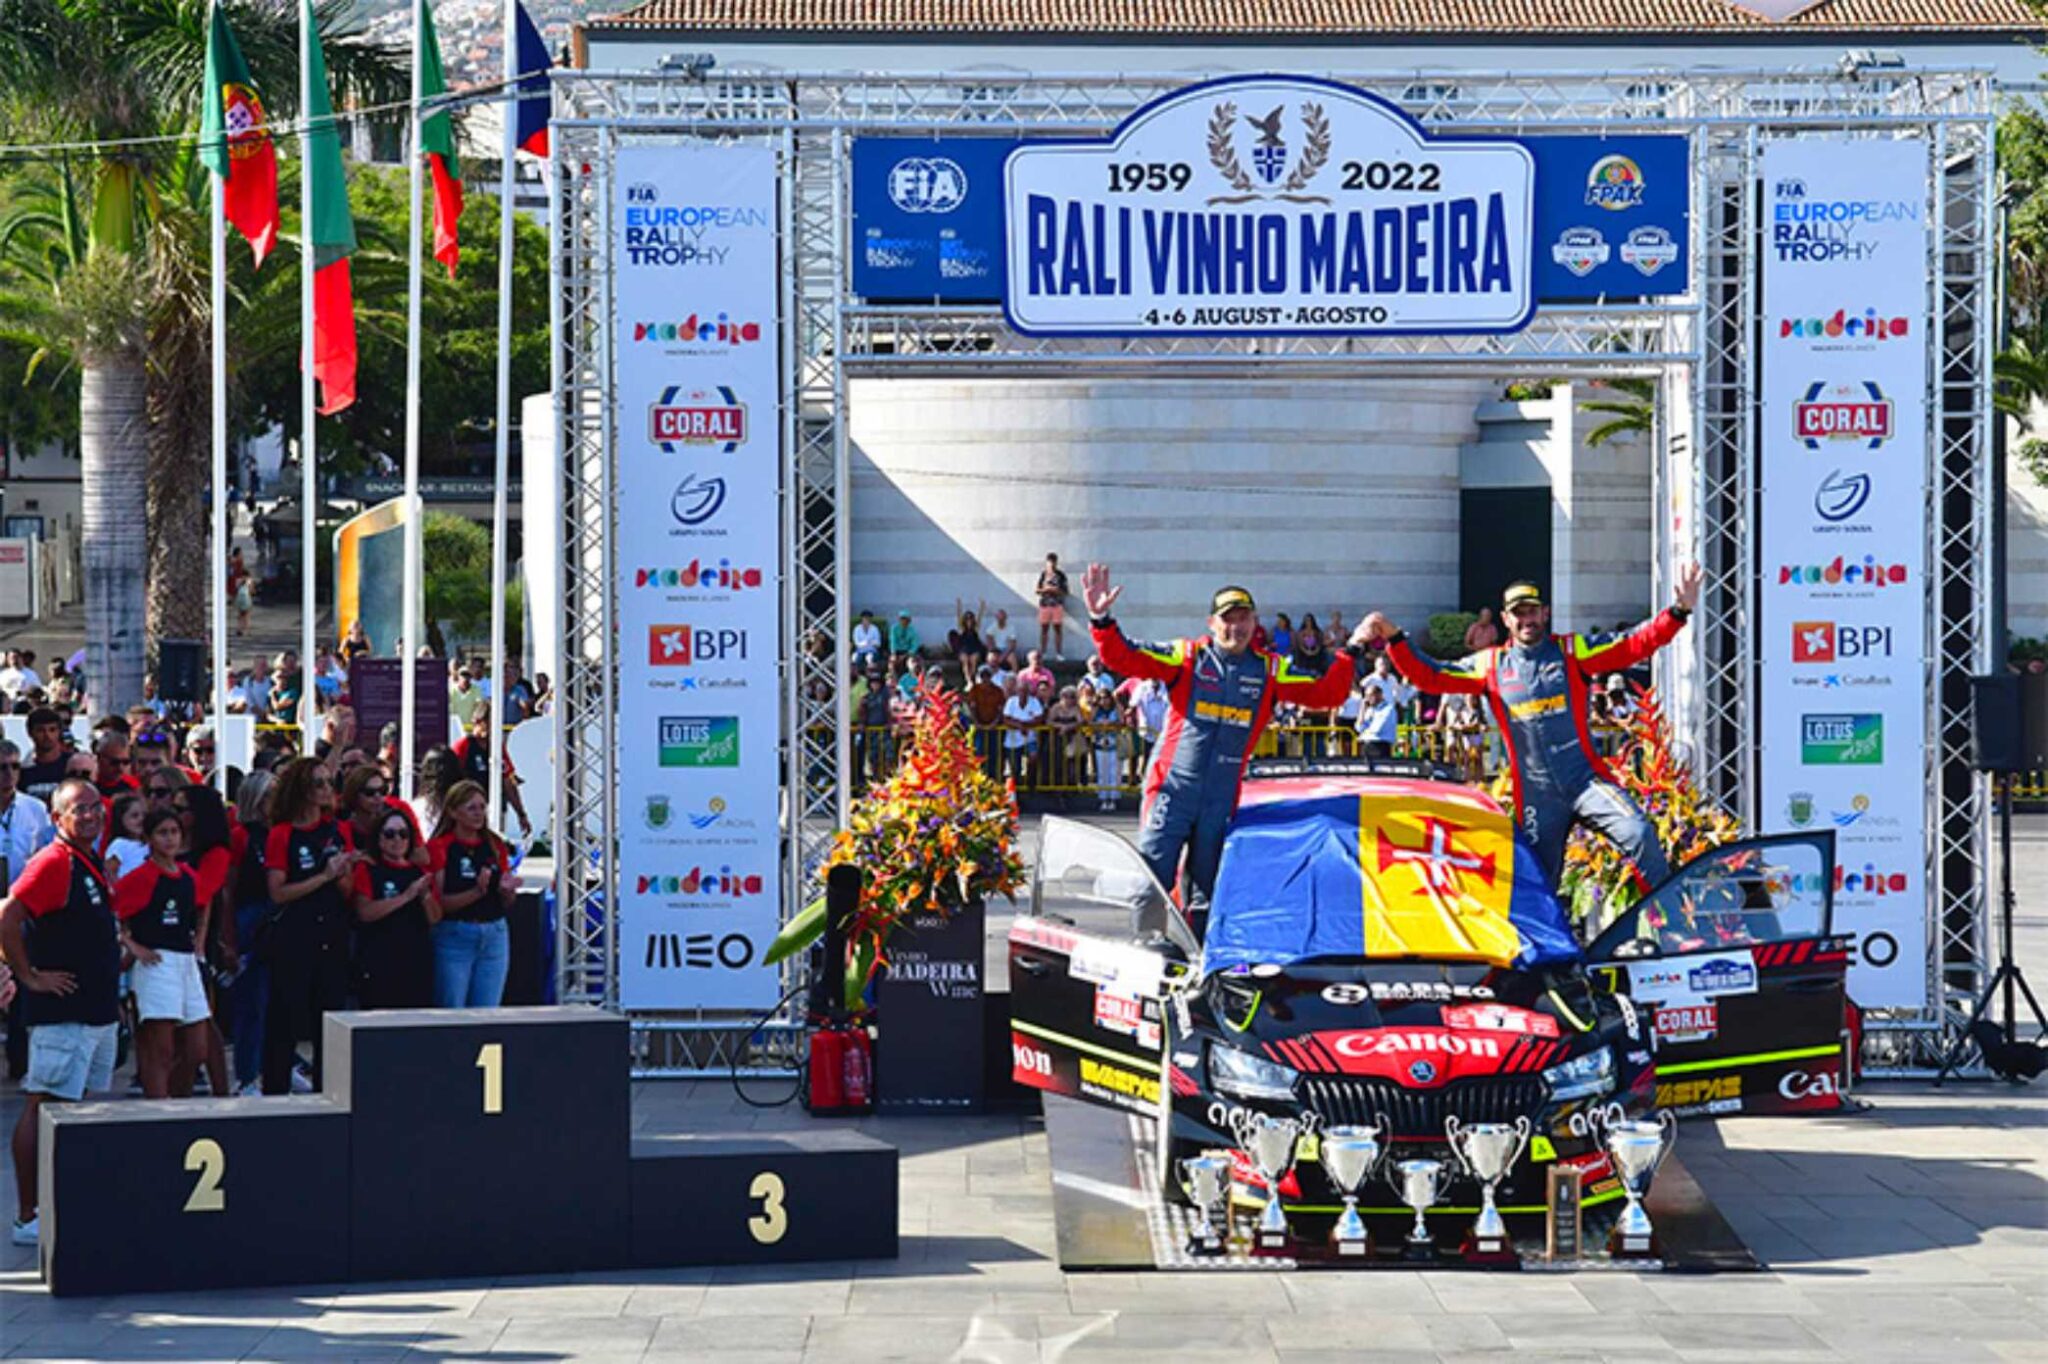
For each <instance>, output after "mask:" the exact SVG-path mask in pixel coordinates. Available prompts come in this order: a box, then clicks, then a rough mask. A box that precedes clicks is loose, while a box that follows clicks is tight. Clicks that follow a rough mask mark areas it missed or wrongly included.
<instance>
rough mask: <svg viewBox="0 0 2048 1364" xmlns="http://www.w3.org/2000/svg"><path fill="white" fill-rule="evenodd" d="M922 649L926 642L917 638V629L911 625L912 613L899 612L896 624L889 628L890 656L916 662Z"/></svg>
mask: <svg viewBox="0 0 2048 1364" xmlns="http://www.w3.org/2000/svg"><path fill="white" fill-rule="evenodd" d="M922 648H924V641H923V640H921V639H919V638H918V637H917V627H916V626H915V625H912V624H911V623H910V613H909V612H908V611H898V612H897V613H896V623H895V624H894V625H892V626H890V627H889V652H890V654H892V655H893V656H895V657H897V658H908V659H912V660H915V659H916V658H917V656H918V651H919V650H921V649H922Z"/></svg>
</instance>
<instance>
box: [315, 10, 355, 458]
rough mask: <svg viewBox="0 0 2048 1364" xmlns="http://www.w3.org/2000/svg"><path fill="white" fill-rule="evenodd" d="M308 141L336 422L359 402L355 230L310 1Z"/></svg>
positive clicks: (328, 399)
mask: <svg viewBox="0 0 2048 1364" xmlns="http://www.w3.org/2000/svg"><path fill="white" fill-rule="evenodd" d="M305 7H306V17H305V23H306V28H305V32H306V34H307V38H306V63H307V77H308V78H307V85H308V86H309V88H310V90H311V98H310V102H309V104H308V106H307V108H306V110H305V116H306V118H307V120H308V127H309V130H310V135H309V136H308V138H307V144H308V145H307V153H308V156H307V165H306V167H305V174H306V175H307V176H308V177H310V182H311V185H312V194H313V221H312V222H311V223H310V224H308V225H307V231H306V236H307V239H308V240H309V242H310V243H311V245H312V252H313V260H312V264H313V344H312V351H313V378H314V380H315V381H317V382H318V383H319V385H320V404H319V410H320V415H322V416H323V417H325V416H332V415H333V414H335V413H336V412H339V411H341V410H342V409H343V408H345V407H347V406H348V405H349V404H350V403H352V402H354V401H355V400H356V301H355V285H354V283H353V281H352V280H351V279H350V276H349V257H350V256H352V255H354V254H355V249H356V225H355V220H354V219H353V218H352V217H350V216H349V211H348V172H347V171H346V170H344V169H343V168H342V164H341V134H340V132H339V131H337V129H336V127H335V123H334V104H333V102H332V101H331V100H330V99H329V98H328V94H327V58H326V57H325V56H324V55H323V54H322V53H321V51H320V31H319V28H318V25H317V21H316V20H315V19H314V18H313V4H312V0H305Z"/></svg>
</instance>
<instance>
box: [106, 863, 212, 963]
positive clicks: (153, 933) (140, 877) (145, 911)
mask: <svg viewBox="0 0 2048 1364" xmlns="http://www.w3.org/2000/svg"><path fill="white" fill-rule="evenodd" d="M114 913H115V914H116V915H118V916H119V917H120V919H121V921H122V922H123V923H125V924H127V925H128V936H129V937H131V938H133V939H135V941H137V942H139V943H141V944H142V945H143V946H144V947H153V948H155V949H156V950H157V951H159V952H190V951H191V950H192V945H193V940H194V938H195V937H196V936H197V934H198V932H199V886H198V883H197V881H196V880H195V879H194V878H193V875H192V872H191V870H190V869H189V868H186V867H180V868H179V869H178V870H176V871H174V872H171V871H165V870H164V869H163V868H162V867H159V866H158V865H157V864H156V861H155V859H151V860H150V861H147V862H144V863H143V864H142V865H141V866H139V867H137V868H136V869H135V870H134V871H131V872H129V873H128V874H127V875H126V876H124V877H122V878H121V880H120V882H119V884H117V885H116V886H115V887H114Z"/></svg>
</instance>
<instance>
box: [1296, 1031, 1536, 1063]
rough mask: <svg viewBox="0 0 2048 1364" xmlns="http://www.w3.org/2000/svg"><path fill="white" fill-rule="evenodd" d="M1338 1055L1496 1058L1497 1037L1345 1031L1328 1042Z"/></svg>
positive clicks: (1441, 1033) (1446, 1033)
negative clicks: (1430, 1055)
mask: <svg viewBox="0 0 2048 1364" xmlns="http://www.w3.org/2000/svg"><path fill="white" fill-rule="evenodd" d="M1330 1050H1332V1051H1334V1052H1336V1053H1337V1054H1338V1055H1339V1056H1352V1057H1358V1056H1406V1055H1409V1054H1410V1053H1413V1052H1434V1053H1436V1054H1438V1055H1442V1056H1483V1057H1488V1058H1491V1059H1494V1060H1498V1059H1499V1058H1500V1040H1499V1039H1498V1038H1493V1037H1485V1036H1469V1035H1464V1034H1460V1033H1454V1032H1441V1031H1438V1032H1347V1033H1342V1034H1340V1035H1339V1036H1338V1037H1336V1038H1335V1039H1334V1040H1333V1041H1331V1043H1330Z"/></svg>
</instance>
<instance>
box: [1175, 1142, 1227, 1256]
mask: <svg viewBox="0 0 2048 1364" xmlns="http://www.w3.org/2000/svg"><path fill="white" fill-rule="evenodd" d="M1230 1169H1231V1165H1230V1157H1229V1155H1228V1154H1226V1153H1224V1152H1222V1151H1204V1152H1202V1154H1200V1155H1198V1156H1188V1157H1187V1158H1186V1159H1184V1160H1182V1161H1181V1163H1180V1171H1181V1175H1182V1176H1183V1178H1184V1180H1185V1182H1186V1184H1187V1190H1188V1197H1189V1198H1191V1199H1193V1200H1194V1204H1195V1215H1196V1216H1197V1217H1198V1218H1199V1219H1200V1220H1199V1221H1198V1222H1197V1223H1196V1224H1195V1230H1194V1234H1193V1235H1191V1236H1190V1237H1189V1238H1188V1254H1190V1255H1221V1254H1222V1253H1223V1242H1224V1235H1223V1232H1222V1230H1220V1229H1219V1228H1218V1226H1217V1216H1216V1214H1217V1213H1218V1212H1219V1211H1221V1212H1222V1213H1223V1220H1224V1225H1225V1226H1228V1225H1229V1216H1230V1214H1229V1206H1230V1204H1229V1200H1230Z"/></svg>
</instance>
